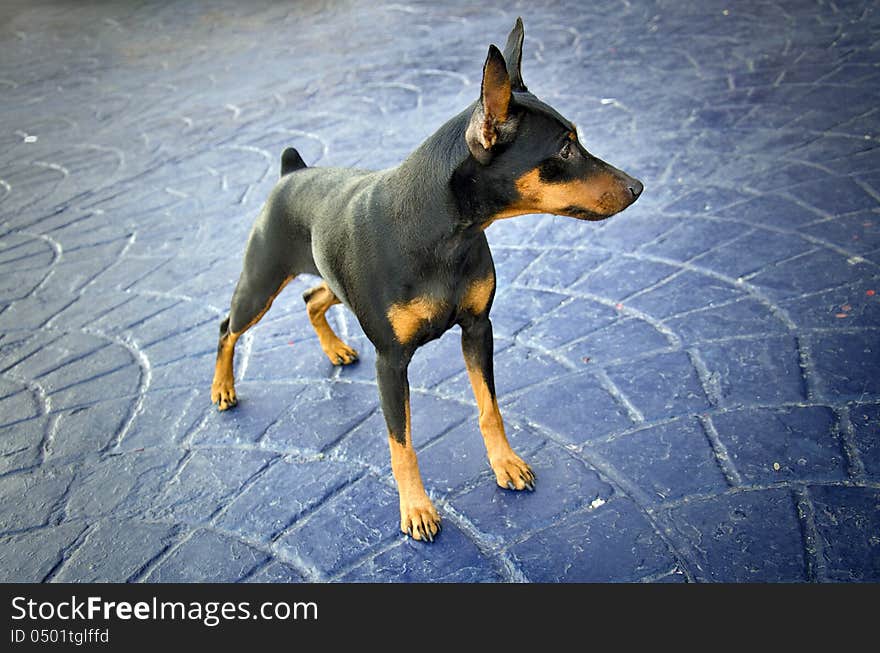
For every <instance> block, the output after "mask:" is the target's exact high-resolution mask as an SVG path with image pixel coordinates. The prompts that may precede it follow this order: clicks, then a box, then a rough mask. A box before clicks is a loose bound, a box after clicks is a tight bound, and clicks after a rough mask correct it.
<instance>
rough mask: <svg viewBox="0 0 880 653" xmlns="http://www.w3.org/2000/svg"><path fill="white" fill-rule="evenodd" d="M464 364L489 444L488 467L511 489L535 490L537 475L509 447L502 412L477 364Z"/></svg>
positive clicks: (487, 452) (500, 482) (481, 429)
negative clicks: (490, 466)
mask: <svg viewBox="0 0 880 653" xmlns="http://www.w3.org/2000/svg"><path fill="white" fill-rule="evenodd" d="M465 364H466V365H467V371H468V378H470V381H471V387H472V388H473V389H474V397H476V399H477V406H478V407H479V409H480V432H481V433H482V434H483V441H484V442H485V443H486V454H487V455H488V456H489V464H490V465H492V471H494V472H495V482H496V483H498V485H499V486H501V487H503V488H505V489H509V490H525V489H529V490H534V489H535V474H534V472H532V469H531V467H529V466H528V464H526V463H525V461H523V459H522V458H520V457H519V456H518V455H516V452H514V450H513V449H512V448H511V447H510V443H509V442H508V441H507V435H506V434H505V432H504V422H503V421H502V419H501V411H500V410H498V400H497V399H496V398H495V397H493V396H492V393H491V392H489V387H488V386H487V385H486V381H485V379H484V378H483V375H482V373H481V372H480V370H479V368H478V367H477V365H476V364H474V363H473V362H471V361H469V360H465Z"/></svg>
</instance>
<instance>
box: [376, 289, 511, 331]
mask: <svg viewBox="0 0 880 653" xmlns="http://www.w3.org/2000/svg"><path fill="white" fill-rule="evenodd" d="M494 290H495V275H494V274H489V275H487V276H485V277H482V278H477V279H471V280H467V281H464V280H463V281H461V282H460V283H457V284H455V285H454V286H452V287H445V288H432V289H430V290H428V291H424V292H421V293H419V294H416V295H415V296H414V297H412V298H411V299H408V300H406V301H400V302H394V303H393V304H391V306H390V307H389V308H388V311H387V313H386V314H387V316H388V321H389V322H390V323H391V328H392V329H393V330H394V335H395V337H396V338H397V341H398V342H399V343H401V344H403V345H409V344H420V343H423V342H427V341H429V340H433V339H435V338H439V337H440V336H441V335H443V333H445V332H446V331H447V330H449V328H450V327H452V326H453V325H454V324H456V323H457V322H458V321H459V319H460V317H461V316H462V314H470V315H482V314H483V313H485V312H486V311H487V310H488V308H489V303H490V301H491V299H492V294H493V292H494Z"/></svg>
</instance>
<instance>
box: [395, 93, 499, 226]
mask: <svg viewBox="0 0 880 653" xmlns="http://www.w3.org/2000/svg"><path fill="white" fill-rule="evenodd" d="M475 106H476V105H475V104H472V105H471V106H469V107H468V108H467V109H465V110H464V111H462V112H461V113H460V114H458V115H457V116H454V117H453V118H451V119H450V120H449V121H447V122H446V123H445V124H444V125H443V126H442V127H440V129H438V130H437V131H436V132H434V133H433V134H432V135H431V136H429V137H428V138H427V139H426V140H425V141H424V142H423V143H422V144H421V145H420V146H419V147H418V148H417V149H416V150H415V151H414V152H413V153H412V154H411V155H410V156H409V157H407V159H406V160H405V161H403V163H401V164H400V165H399V166H398V167H397V168H396V169H395V170H394V172H393V174H394V175H395V176H396V177H398V178H399V179H400V180H401V183H400V184H396V187H397V188H401V189H405V190H403V191H401V192H400V193H399V195H398V196H396V197H394V198H393V199H392V201H393V203H394V213H395V214H396V215H398V216H400V217H401V218H403V219H405V220H407V221H409V220H412V221H415V222H417V223H418V224H419V226H420V228H422V229H428V230H430V232H433V231H436V232H437V234H438V235H440V234H447V235H448V236H450V237H455V238H460V237H467V236H468V235H471V234H476V233H477V232H481V231H482V229H483V228H484V227H485V226H486V225H487V224H488V223H489V222H490V221H491V216H492V215H494V214H495V213H497V211H498V210H499V207H501V206H502V205H503V203H504V198H503V197H502V196H501V195H500V194H499V193H498V192H497V191H498V190H500V189H499V188H495V187H494V186H493V184H491V183H486V182H487V179H486V178H487V170H488V169H487V168H486V166H483V165H482V164H480V163H478V162H477V161H476V160H475V159H474V158H473V156H472V155H471V153H470V151H469V150H468V147H467V142H466V141H465V130H466V129H467V125H468V121H469V120H470V116H471V114H472V113H473V110H474V107H475Z"/></svg>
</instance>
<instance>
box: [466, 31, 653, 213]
mask: <svg viewBox="0 0 880 653" xmlns="http://www.w3.org/2000/svg"><path fill="white" fill-rule="evenodd" d="M522 45H523V24H522V19H520V18H517V20H516V25H515V26H514V28H513V30H512V31H511V33H510V36H509V37H508V39H507V45H506V46H505V48H504V53H503V54H502V53H501V52H500V51H499V50H498V48H497V47H495V46H494V45H490V46H489V54H488V56H487V57H486V63H485V64H484V66H483V81H482V85H481V91H480V100H479V102H477V104H476V107H475V109H474V111H473V113H472V115H471V118H470V122H469V123H468V127H467V131H466V133H465V139H466V141H467V146H468V149H469V150H470V153H471V155H472V156H473V158H474V159H475V160H476V161H477V162H478V163H479V164H480V165H482V166H484V167H485V168H486V170H485V172H487V173H490V176H491V177H492V178H493V179H496V180H497V181H498V183H499V184H500V185H502V186H505V187H506V189H505V194H506V195H507V196H508V200H509V201H508V203H507V205H506V206H505V207H504V208H503V209H502V210H500V211H499V212H498V213H497V214H496V215H494V216H493V218H492V219H493V220H494V219H500V218H507V217H512V216H515V215H523V214H526V213H552V214H556V215H567V216H571V217H574V218H579V219H582V220H603V219H605V218H608V217H611V216H612V215H614V214H615V213H618V212H620V211H622V210H623V209H625V208H626V207H628V206H629V205H630V204H632V203H633V202H635V201H636V199H637V198H638V197H639V195H640V194H641V192H642V183H641V182H640V181H639V180H638V179H635V178H633V177H630V176H629V175H628V174H626V173H625V172H623V171H622V170H618V169H617V168H615V167H614V166H612V165H610V164H608V163H606V162H605V161H602V160H601V159H598V158H597V157H595V156H593V155H592V154H590V153H589V152H587V150H586V149H585V148H584V146H583V145H581V143H580V141H579V140H578V134H577V129H576V128H575V126H574V124H572V122H571V121H569V120H567V119H566V118H564V117H563V116H562V115H560V114H559V112H557V111H556V110H555V109H554V108H553V107H551V106H550V105H548V104H546V103H545V102H542V101H541V100H539V99H538V98H537V97H535V96H534V95H533V94H532V93H530V92H529V90H528V89H527V88H526V85H525V83H523V79H522V73H521V67H520V63H521V59H522Z"/></svg>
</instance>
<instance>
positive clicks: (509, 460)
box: [489, 450, 535, 491]
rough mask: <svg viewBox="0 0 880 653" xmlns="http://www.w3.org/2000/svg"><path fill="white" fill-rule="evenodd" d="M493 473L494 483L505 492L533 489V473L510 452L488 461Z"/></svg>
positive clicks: (521, 460) (520, 459) (522, 461)
mask: <svg viewBox="0 0 880 653" xmlns="http://www.w3.org/2000/svg"><path fill="white" fill-rule="evenodd" d="M489 462H490V463H491V465H492V471H494V472H495V481H496V482H497V483H498V485H499V486H500V487H503V488H504V489H506V490H531V491H534V489H535V473H534V472H533V471H532V468H531V467H529V466H528V464H526V462H525V461H524V460H523V459H522V458H520V457H519V456H517V455H516V454H515V453H514V452H513V451H512V450H511V451H509V452H508V453H506V454H503V455H501V456H498V457H497V458H495V459H490V461H489Z"/></svg>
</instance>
